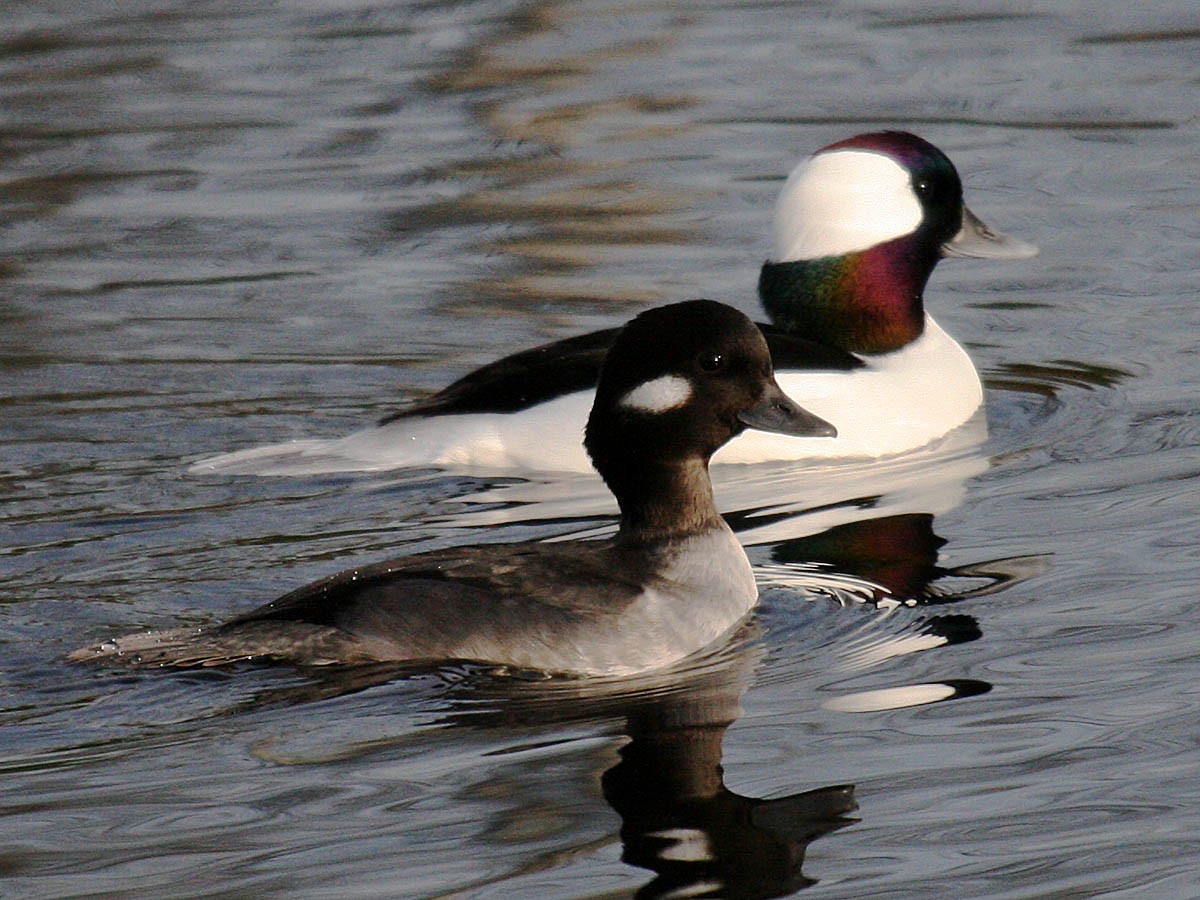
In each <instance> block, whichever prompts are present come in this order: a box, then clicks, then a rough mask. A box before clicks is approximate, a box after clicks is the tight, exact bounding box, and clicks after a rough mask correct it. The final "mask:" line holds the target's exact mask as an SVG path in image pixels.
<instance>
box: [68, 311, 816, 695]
mask: <svg viewBox="0 0 1200 900" xmlns="http://www.w3.org/2000/svg"><path fill="white" fill-rule="evenodd" d="M746 427H750V428H760V429H764V430H769V431H775V432H779V433H781V434H791V435H804V436H830V437H832V436H833V435H835V434H836V431H835V430H834V429H833V427H832V426H831V425H829V424H828V423H827V422H824V421H822V420H820V419H818V418H816V417H815V416H813V415H811V414H810V413H808V412H806V411H805V410H803V409H801V408H800V407H799V406H797V405H796V404H795V403H793V402H792V401H791V400H790V399H789V398H788V397H787V396H786V395H785V394H784V393H783V392H782V391H781V390H780V388H779V385H778V384H776V382H775V379H774V378H773V377H772V372H771V356H770V352H769V350H768V349H767V345H766V342H765V341H764V340H763V338H762V335H761V334H760V333H759V331H758V329H757V328H755V326H754V325H753V323H752V322H750V320H749V319H747V318H746V317H745V316H744V315H742V314H741V313H740V312H737V311H736V310H734V309H731V308H730V307H728V306H723V305H722V304H719V303H715V302H713V301H711V300H693V301H689V302H686V303H679V304H676V305H673V306H667V307H662V308H659V309H652V310H650V311H649V312H645V313H642V315H640V316H638V317H637V318H636V319H634V320H633V321H632V322H631V323H629V324H628V325H627V326H626V327H625V328H624V329H623V330H622V331H621V333H620V334H619V335H618V337H617V339H616V341H615V343H614V344H613V346H612V349H611V351H610V352H609V354H608V358H607V360H606V361H605V363H604V367H603V370H602V372H601V374H600V380H599V384H598V386H597V389H596V400H595V404H594V406H593V407H592V412H591V415H590V417H589V418H588V422H587V428H586V437H585V440H584V443H585V444H586V446H587V452H588V453H589V454H590V455H591V457H592V459H593V460H594V461H595V465H596V469H597V470H598V471H599V472H600V475H601V476H602V477H603V478H604V480H605V482H606V483H607V484H608V486H609V488H610V489H611V490H612V492H613V494H614V495H616V498H617V502H618V504H619V506H620V508H621V523H620V529H619V531H618V532H617V535H616V536H615V537H614V538H613V539H611V540H607V541H577V542H562V543H521V544H493V545H487V546H477V547H469V548H465V549H463V548H459V549H452V550H440V551H434V552H430V553H423V554H419V555H416V556H410V557H407V558H403V559H396V560H389V561H387V562H382V563H376V564H374V565H369V566H361V567H359V568H355V569H351V570H349V571H346V572H342V573H340V574H338V575H334V576H332V577H330V578H326V579H324V580H323V581H318V582H316V583H314V584H310V585H308V586H307V587H303V588H300V589H299V590H297V591H293V592H292V593H290V594H287V595H285V596H284V597H282V598H280V599H278V600H276V601H274V602H273V603H268V604H267V605H266V606H263V607H260V608H259V609H256V610H254V611H253V612H249V613H246V614H245V615H241V616H237V617H236V618H234V619H231V620H230V621H228V622H225V623H224V624H221V625H216V626H212V627H204V628H198V629H195V628H192V629H174V630H170V631H159V632H148V633H142V634H133V635H129V636H127V637H122V638H117V639H116V640H113V641H107V642H105V643H103V644H100V645H99V646H97V647H89V648H84V649H82V650H78V651H76V652H75V653H73V654H71V658H72V659H75V660H87V659H96V658H104V657H108V658H116V659H119V660H121V661H124V662H127V663H131V664H136V665H158V666H168V665H169V666H196V665H205V666H207V665H218V664H222V663H228V662H233V661H237V660H247V659H262V660H272V661H281V662H291V663H296V664H301V665H321V664H329V663H369V662H388V661H408V660H411V661H418V660H420V661H446V660H473V661H479V662H485V663H498V664H503V665H511V666H516V667H520V668H528V669H538V670H542V671H547V672H557V673H573V674H585V675H625V674H631V673H634V672H640V671H643V670H648V669H654V668H658V667H661V666H665V665H669V664H671V663H673V662H675V661H677V660H679V659H681V658H683V657H684V656H687V655H689V654H690V653H693V652H695V651H697V650H699V649H701V648H702V647H704V646H706V645H708V644H710V643H712V642H713V641H714V640H716V639H717V638H719V637H720V636H721V635H723V634H725V633H726V632H727V631H729V630H730V629H731V628H732V627H733V626H734V625H735V624H736V623H737V622H738V621H739V620H740V619H741V618H742V617H743V616H744V615H745V614H746V612H747V611H749V610H750V608H751V607H753V606H754V604H755V603H756V602H757V600H758V590H757V588H756V587H755V583H754V575H753V574H752V572H751V570H750V563H749V561H748V560H747V559H746V554H745V552H744V551H743V550H742V547H741V545H740V544H739V543H738V541H737V539H736V538H735V537H734V534H733V532H732V531H731V530H730V529H729V526H728V525H726V524H725V521H724V520H723V519H722V518H721V516H720V515H719V514H718V513H717V509H716V506H715V505H714V504H713V495H712V485H711V484H710V482H709V479H708V461H709V458H710V457H711V456H712V454H713V453H714V452H716V450H717V448H719V447H720V446H722V445H723V444H725V443H726V442H727V441H729V440H730V438H732V437H734V436H735V435H737V434H739V433H741V431H742V430H743V429H744V428H746Z"/></svg>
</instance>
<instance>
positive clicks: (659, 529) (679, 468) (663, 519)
mask: <svg viewBox="0 0 1200 900" xmlns="http://www.w3.org/2000/svg"><path fill="white" fill-rule="evenodd" d="M605 481H606V482H608V486H609V488H610V489H611V490H612V492H613V494H614V496H616V498H617V503H618V505H619V506H620V507H621V528H620V531H619V532H618V535H617V540H618V541H620V542H621V543H624V544H641V545H645V544H662V543H668V542H670V541H672V540H675V539H678V538H684V537H690V536H692V535H695V534H700V533H702V532H705V531H709V530H711V529H713V528H722V527H725V522H724V520H723V519H722V518H721V516H720V514H719V513H718V512H717V507H716V504H715V503H714V502H713V494H712V482H711V481H710V480H709V477H708V461H707V460H702V459H693V460H687V461H684V462H676V463H671V462H666V463H658V464H654V463H649V464H647V463H646V462H645V461H639V462H638V464H637V465H636V466H625V467H621V468H620V470H619V471H611V470H610V471H609V472H608V473H607V474H606V475H605Z"/></svg>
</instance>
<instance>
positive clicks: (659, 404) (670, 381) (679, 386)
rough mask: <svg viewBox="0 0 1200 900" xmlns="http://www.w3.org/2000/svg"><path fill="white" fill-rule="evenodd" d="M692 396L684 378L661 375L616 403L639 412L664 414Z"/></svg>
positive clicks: (640, 385)
mask: <svg viewBox="0 0 1200 900" xmlns="http://www.w3.org/2000/svg"><path fill="white" fill-rule="evenodd" d="M691 396H692V386H691V385H690V384H689V383H688V380H687V379H686V378H680V377H679V376H678V375H663V376H662V377H660V378H655V379H654V380H653V381H647V382H646V383H644V384H639V385H638V386H637V387H635V388H634V389H633V390H632V391H630V392H629V393H628V394H626V395H625V396H624V397H622V398H621V399H620V400H619V401H618V405H620V406H624V407H625V408H626V409H636V410H638V411H639V412H648V413H664V412H667V411H668V410H672V409H677V408H679V407H680V406H683V404H685V403H687V402H688V400H689V399H691Z"/></svg>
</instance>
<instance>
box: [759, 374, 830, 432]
mask: <svg viewBox="0 0 1200 900" xmlns="http://www.w3.org/2000/svg"><path fill="white" fill-rule="evenodd" d="M738 421H740V422H741V423H742V424H743V425H745V426H746V427H748V428H757V429H758V430H759V431H774V432H776V433H777V434H790V435H794V436H796V437H837V429H836V428H834V427H833V426H832V425H830V424H829V423H828V422H826V421H825V420H824V419H822V418H820V417H819V416H814V415H813V414H812V413H810V412H809V411H808V410H807V409H805V408H804V407H802V406H800V405H799V404H798V403H796V402H795V401H794V400H792V398H791V397H789V396H788V395H787V394H785V393H784V392H783V390H782V389H781V388H780V387H779V385H777V384H775V383H774V382H772V383H771V386H770V388H768V389H767V392H766V393H765V394H764V395H763V398H762V400H761V401H760V402H759V404H758V405H757V406H755V407H754V408H753V409H748V410H746V411H745V412H743V413H741V414H740V415H739V416H738Z"/></svg>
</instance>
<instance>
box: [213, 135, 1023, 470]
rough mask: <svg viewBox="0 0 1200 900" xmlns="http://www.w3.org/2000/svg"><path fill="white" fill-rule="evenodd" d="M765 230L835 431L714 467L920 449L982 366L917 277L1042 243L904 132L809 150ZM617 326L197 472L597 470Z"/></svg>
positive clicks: (812, 386)
mask: <svg viewBox="0 0 1200 900" xmlns="http://www.w3.org/2000/svg"><path fill="white" fill-rule="evenodd" d="M774 243H775V247H774V251H773V253H772V257H771V259H769V260H768V261H767V262H766V263H764V265H763V267H762V271H761V275H760V278H759V285H758V290H759V296H760V299H761V300H762V303H763V307H764V308H765V309H766V311H767V314H768V315H769V316H770V318H771V324H770V325H763V326H761V327H762V330H763V332H764V334H765V335H766V337H767V340H768V343H769V344H770V348H771V353H772V356H773V357H774V362H775V373H776V377H777V378H778V380H779V383H780V385H781V386H782V387H783V389H784V390H785V391H787V392H788V393H790V394H792V395H794V396H798V397H803V398H804V399H805V403H806V404H807V405H808V406H809V407H810V408H811V410H812V411H813V412H814V413H815V414H816V415H819V416H823V417H825V418H829V419H831V420H833V421H836V422H837V425H838V437H837V438H836V439H834V440H829V439H827V438H819V439H814V438H806V437H800V438H798V437H795V436H791V435H787V436H784V435H777V434H763V433H759V432H747V433H746V434H743V435H741V436H739V437H738V438H736V439H735V440H733V441H732V442H730V444H729V445H728V446H726V447H725V448H723V449H722V450H721V452H720V453H718V454H717V456H716V458H715V460H714V462H717V463H736V462H742V463H752V462H764V461H770V460H814V459H817V460H820V459H830V458H840V459H860V460H861V459H873V458H878V457H883V456H889V455H894V454H898V453H903V452H906V451H910V450H914V449H917V448H920V447H923V446H926V445H928V444H929V443H931V442H932V441H934V440H936V439H938V438H940V437H942V436H943V435H945V434H947V433H949V432H950V431H952V430H954V429H955V428H958V427H959V426H960V425H962V424H964V423H965V422H967V421H968V420H970V419H971V418H972V417H973V416H974V415H975V414H976V412H977V411H978V410H979V408H980V406H981V405H982V402H983V388H982V385H981V383H980V380H979V375H978V374H977V373H976V371H975V367H974V365H973V364H972V362H971V359H970V357H969V356H968V355H967V353H966V351H964V350H963V348H962V347H961V346H959V344H958V343H957V342H956V341H954V339H953V338H951V337H950V336H949V335H948V334H946V332H945V331H943V330H942V328H941V327H940V326H939V325H938V324H937V322H935V321H934V319H933V318H932V317H931V316H930V315H929V314H928V313H927V312H926V311H925V308H924V299H923V298H924V289H925V284H926V282H927V281H928V279H929V276H930V274H931V273H932V272H933V269H934V267H935V266H936V265H937V263H938V261H939V260H941V259H942V258H944V257H976V258H992V259H1013V258H1020V257H1026V256H1032V255H1034V254H1035V253H1036V252H1037V249H1036V248H1035V247H1033V246H1031V245H1029V244H1026V243H1024V242H1022V241H1018V240H1016V239H1014V238H1010V237H1007V236H1005V235H1003V234H1001V233H999V232H997V231H993V230H991V229H989V228H988V227H987V226H986V225H984V224H983V222H982V221H980V219H979V218H978V217H977V216H975V215H974V214H973V213H972V212H971V211H970V210H969V209H968V208H967V207H966V205H965V204H964V203H963V188H962V182H961V180H960V178H959V175H958V172H957V170H956V169H955V167H954V164H953V163H952V162H951V161H950V159H949V158H948V157H947V156H946V155H945V154H944V153H942V151H941V150H939V149H938V148H937V147H935V146H933V145H932V144H930V143H929V142H927V141H925V140H922V139H921V138H919V137H917V136H916V135H913V134H909V133H906V132H898V131H884V132H872V133H868V134H860V135H858V136H856V137H852V138H849V139H847V140H843V141H839V142H837V143H835V144H830V145H829V146H827V147H824V148H822V149H821V150H818V151H817V152H816V153H815V154H813V156H812V157H810V158H809V159H808V160H806V161H804V162H803V163H801V164H800V165H799V166H797V167H796V169H795V170H794V171H793V172H792V173H791V175H790V177H789V178H788V179H787V182H786V183H785V185H784V187H783V191H782V193H781V195H780V197H779V201H778V205H777V207H776V211H775V219H774ZM616 333H617V332H616V329H610V330H605V331H600V332H594V333H591V334H585V335H580V336H577V337H572V338H567V339H566V340H561V341H556V342H554V343H550V344H546V345H544V346H541V347H537V348H534V349H532V350H527V351H524V352H521V353H517V354H515V355H512V356H508V357H505V358H504V359H501V360H499V361H497V362H494V363H491V364H490V365H487V366H484V367H483V368H481V369H478V370H476V371H474V372H472V373H470V374H468V375H466V376H465V377H463V378H461V379H459V380H458V381H456V382H454V383H453V384H451V385H450V386H448V387H446V388H445V389H443V390H441V391H439V392H437V393H435V394H433V395H432V396H431V397H429V398H427V399H425V400H421V401H418V402H416V403H413V404H411V405H409V406H408V407H406V408H404V409H402V410H401V411H399V412H397V413H395V414H393V415H392V416H389V417H388V418H386V419H384V420H383V421H382V422H381V423H379V425H377V426H375V427H372V428H367V429H364V430H362V431H358V432H355V433H353V434H350V435H347V436H346V437H343V438H337V439H331V440H307V441H294V442H289V443H285V444H276V445H269V446H264V447H257V448H250V449H247V450H240V451H236V452H233V453H228V454H224V455H221V456H216V457H212V458H210V459H206V460H201V461H200V462H198V463H196V464H195V465H193V466H192V468H191V471H192V472H193V473H228V474H257V475H283V474H311V473H326V472H338V471H372V470H382V469H391V468H397V467H404V466H435V467H450V468H466V469H471V470H489V471H564V472H565V471H573V472H583V471H589V470H590V464H589V461H588V458H587V455H586V454H585V453H584V452H583V449H582V447H580V446H579V442H578V433H579V430H580V428H582V426H583V422H584V421H585V419H586V417H587V411H588V409H589V407H590V405H591V401H592V396H593V391H594V388H595V384H596V378H597V377H598V374H599V371H600V365H601V362H602V360H603V358H604V354H605V352H606V351H607V349H608V347H609V346H610V345H611V343H612V341H613V339H614V337H615V336H616Z"/></svg>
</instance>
